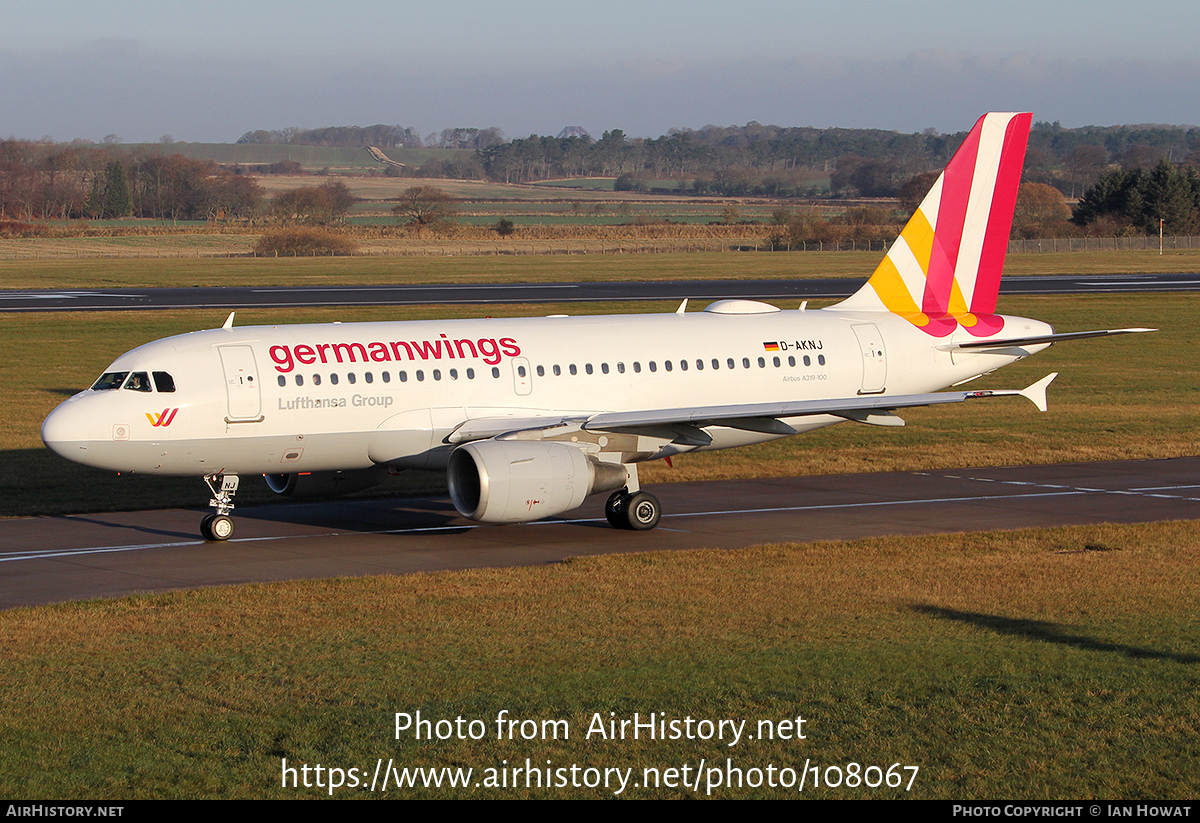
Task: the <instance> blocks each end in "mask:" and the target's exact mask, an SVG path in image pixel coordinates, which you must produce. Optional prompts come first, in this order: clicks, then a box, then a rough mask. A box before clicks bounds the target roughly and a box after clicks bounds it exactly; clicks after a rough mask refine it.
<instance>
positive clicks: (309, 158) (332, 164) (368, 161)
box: [112, 143, 472, 171]
mask: <svg viewBox="0 0 1200 823" xmlns="http://www.w3.org/2000/svg"><path fill="white" fill-rule="evenodd" d="M112 148H117V149H126V150H129V151H150V152H161V153H163V154H182V155H183V156H185V157H190V158H193V159H196V160H215V161H216V162H218V163H226V164H233V163H241V164H244V165H245V164H251V165H252V164H260V163H263V164H266V163H278V162H279V161H280V160H295V161H296V162H298V163H300V164H302V165H303V166H304V167H305V169H308V170H309V171H319V170H321V169H323V168H329V169H336V170H345V171H352V170H361V171H366V170H368V169H378V170H380V171H382V170H383V168H384V167H383V164H382V163H379V162H377V161H375V160H373V159H372V158H371V156H370V155H369V154H367V151H366V149H363V148H354V147H335V146H276V145H267V144H257V143H167V144H163V143H121V144H116V145H115V146H113V147H112ZM384 153H385V154H386V155H387V156H388V157H390V158H391V159H392V160H395V161H397V162H400V163H406V164H409V165H413V166H420V165H421V164H423V163H425V162H427V161H429V160H432V159H439V160H440V159H447V160H449V159H454V158H456V157H458V156H460V155H462V154H471V153H472V152H471V150H470V149H387V150H386V151H385V152H384Z"/></svg>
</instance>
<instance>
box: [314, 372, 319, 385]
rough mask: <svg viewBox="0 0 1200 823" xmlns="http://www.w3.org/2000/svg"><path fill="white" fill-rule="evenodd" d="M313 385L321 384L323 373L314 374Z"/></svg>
mask: <svg viewBox="0 0 1200 823" xmlns="http://www.w3.org/2000/svg"><path fill="white" fill-rule="evenodd" d="M313 385H314V386H319V385H321V375H319V374H314V375H313Z"/></svg>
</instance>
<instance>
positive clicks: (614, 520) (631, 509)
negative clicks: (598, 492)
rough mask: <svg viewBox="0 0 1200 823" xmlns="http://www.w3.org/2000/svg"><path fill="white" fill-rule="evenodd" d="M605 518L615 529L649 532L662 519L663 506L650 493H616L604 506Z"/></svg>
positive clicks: (610, 496)
mask: <svg viewBox="0 0 1200 823" xmlns="http://www.w3.org/2000/svg"><path fill="white" fill-rule="evenodd" d="M604 516H605V517H607V518H608V522H609V525H611V526H612V527H613V528H614V529H632V530H634V531H639V532H640V531H647V530H649V529H653V528H654V527H655V526H657V525H658V521H659V520H660V519H661V518H662V504H661V503H659V502H658V498H657V497H655V496H654V495H652V494H650V492H643V491H638V492H633V493H632V494H631V493H630V492H629V491H627V490H626V489H621V490H620V491H615V492H613V493H612V494H611V495H609V497H608V502H607V503H606V504H604Z"/></svg>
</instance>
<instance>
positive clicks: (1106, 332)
mask: <svg viewBox="0 0 1200 823" xmlns="http://www.w3.org/2000/svg"><path fill="white" fill-rule="evenodd" d="M1148 331H1158V329H1099V330H1097V331H1070V332H1063V333H1061V334H1039V335H1037V336H1034V337H1009V338H1005V339H1002V340H972V341H971V342H969V343H948V344H946V345H944V346H938V348H939V349H941V350H942V351H953V350H961V349H1011V348H1014V347H1017V346H1036V345H1037V344H1039V343H1059V342H1061V341H1063V340H1086V339H1088V338H1089V337H1111V336H1113V335H1115V334H1140V333H1142V332H1148Z"/></svg>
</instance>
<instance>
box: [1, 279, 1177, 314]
mask: <svg viewBox="0 0 1200 823" xmlns="http://www.w3.org/2000/svg"><path fill="white" fill-rule="evenodd" d="M864 282H866V278H858V277H855V278H826V279H814V280H676V281H659V282H641V281H628V282H598V283H493V284H486V283H484V284H449V285H437V284H434V285H425V284H421V285H395V286H302V287H301V286H297V287H288V286H276V287H263V288H253V287H228V288H226V287H208V288H201V287H192V288H179V289H174V288H172V289H73V290H70V289H63V290H45V291H11V290H9V291H6V290H0V312H23V311H128V310H155V309H198V308H205V309H244V308H280V307H311V306H400V305H416V304H487V303H579V302H598V301H609V300H682V299H684V298H685V297H687V298H690V299H692V300H718V299H721V298H729V297H740V298H747V299H753V300H789V301H799V300H817V299H837V298H843V297H849V296H850V295H851V294H853V293H854V292H855V291H857V290H858V289H859V288H860V287H861V286H862V285H863V283H864ZM1197 289H1200V274H1120V275H1047V276H1040V275H1030V276H1026V277H1008V278H1005V279H1004V280H1003V281H1002V282H1001V284H1000V293H1001V294H1104V293H1120V292H1160V291H1169V292H1171V291H1196V290H1197Z"/></svg>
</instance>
